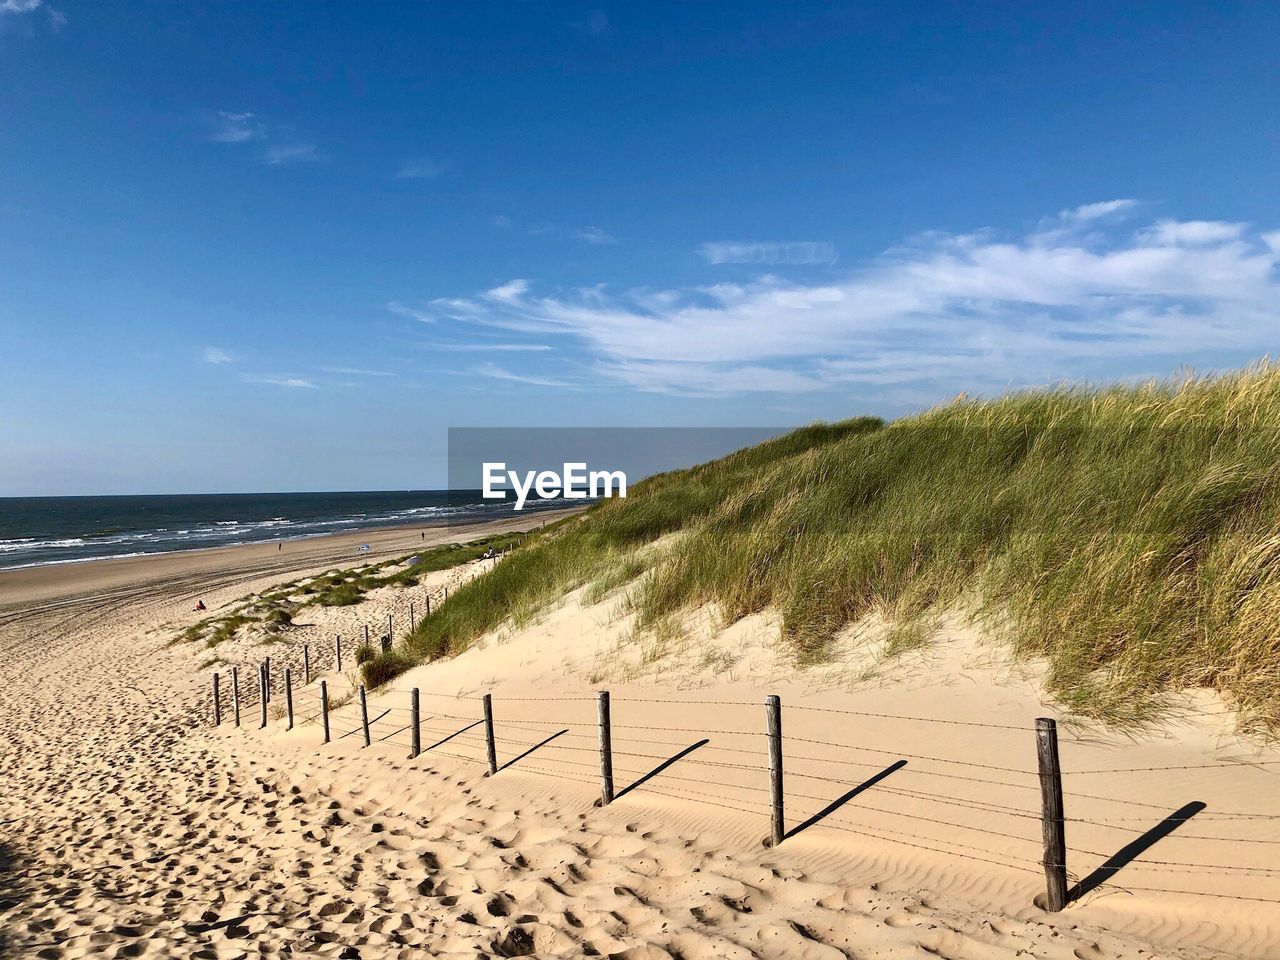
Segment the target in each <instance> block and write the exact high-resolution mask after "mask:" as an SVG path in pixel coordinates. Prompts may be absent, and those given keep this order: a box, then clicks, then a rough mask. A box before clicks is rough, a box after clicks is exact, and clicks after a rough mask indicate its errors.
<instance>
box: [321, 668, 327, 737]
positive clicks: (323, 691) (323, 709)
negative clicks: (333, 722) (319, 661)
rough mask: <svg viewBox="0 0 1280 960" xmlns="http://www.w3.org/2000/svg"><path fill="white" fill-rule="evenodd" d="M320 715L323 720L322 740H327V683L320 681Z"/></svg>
mask: <svg viewBox="0 0 1280 960" xmlns="http://www.w3.org/2000/svg"><path fill="white" fill-rule="evenodd" d="M320 717H321V719H322V720H323V721H324V742H325V743H328V742H329V685H328V684H327V683H325V682H324V681H323V680H321V681H320Z"/></svg>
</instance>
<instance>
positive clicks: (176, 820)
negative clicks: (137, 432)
mask: <svg viewBox="0 0 1280 960" xmlns="http://www.w3.org/2000/svg"><path fill="white" fill-rule="evenodd" d="M492 530H493V527H491V526H490V527H484V528H482V527H476V528H473V529H472V531H471V532H473V533H475V534H477V535H478V534H481V533H485V532H492ZM456 534H457V531H456V530H454V531H443V530H435V531H430V532H428V542H430V541H431V540H432V539H435V540H437V541H439V540H444V539H447V538H452V537H455V536H456ZM357 541H358V542H360V543H364V542H367V543H370V544H371V547H372V549H371V551H370V554H369V555H368V556H365V557H362V558H361V560H362V561H363V560H367V559H369V558H370V557H372V558H374V559H379V558H386V557H393V556H397V555H403V554H404V553H405V552H407V550H412V548H413V546H414V544H418V545H421V544H422V543H423V542H424V541H423V539H422V537H421V536H420V533H419V531H417V530H395V531H385V532H383V533H381V534H376V535H375V534H366V535H362V536H357V537H353V538H344V539H342V540H338V539H337V538H335V539H333V540H328V541H326V542H319V541H306V542H302V543H297V544H289V545H286V548H285V550H283V551H277V550H276V549H275V548H274V546H273V547H271V548H263V547H251V548H237V549H228V550H221V551H210V552H208V553H207V554H205V555H199V556H196V555H191V556H188V555H170V556H167V557H164V558H155V559H149V560H141V561H137V562H128V563H126V562H120V563H118V564H113V565H112V566H111V567H110V568H106V569H103V570H95V569H93V568H94V567H95V566H96V565H95V564H82V565H75V566H74V567H72V568H70V569H65V568H64V569H60V570H56V571H55V570H46V571H44V572H43V575H42V576H37V575H36V573H33V572H26V571H18V572H15V573H11V574H7V575H4V576H3V577H0V590H3V596H4V598H5V599H4V602H3V607H2V608H0V618H2V624H0V638H2V641H0V642H2V644H3V646H2V648H0V649H2V651H3V658H2V666H0V716H3V717H4V722H3V727H2V728H0V729H2V730H3V737H4V750H3V754H2V757H0V777H3V782H4V783H5V784H6V790H5V791H4V793H3V796H2V797H0V820H2V821H3V823H4V834H3V840H2V848H0V854H2V857H0V869H3V871H4V872H3V880H4V882H3V884H2V885H0V886H2V887H3V890H4V894H3V905H2V906H0V909H2V910H3V911H4V912H3V920H4V923H3V928H4V950H5V951H6V953H7V955H11V956H23V957H26V956H33V957H36V956H38V957H86V956H121V957H124V956H172V955H175V954H177V953H186V954H192V955H194V956H198V957H218V958H223V957H244V956H249V955H256V956H284V955H298V954H302V955H316V956H332V957H343V956H345V957H354V956H360V957H366V958H367V957H393V956H394V957H401V956H402V957H409V956H421V955H424V952H425V953H426V954H427V955H433V956H458V957H462V956H477V955H480V956H522V955H544V956H585V955H599V956H616V957H626V958H676V957H680V958H712V957H717V958H718V957H814V958H817V957H832V958H837V957H858V958H863V957H921V958H925V957H948V958H956V960H959V958H979V957H1006V956H1007V957H1015V956H1035V957H1046V958H1058V957H1062V958H1070V957H1076V958H1102V957H1134V958H1136V957H1153V956H1155V957H1194V958H1207V957H1252V958H1258V957H1276V956H1280V920H1277V919H1276V918H1277V916H1278V914H1277V912H1276V909H1275V905H1276V902H1277V901H1280V878H1277V876H1276V872H1275V871H1274V870H1273V869H1272V865H1271V862H1270V861H1271V850H1273V849H1274V845H1275V844H1277V843H1280V805H1277V803H1276V802H1275V795H1274V790H1273V789H1272V785H1273V774H1272V773H1271V771H1272V770H1273V769H1275V767H1274V764H1275V763H1276V762H1277V760H1280V757H1277V755H1276V754H1275V753H1274V752H1271V751H1260V750H1258V749H1257V748H1256V747H1254V746H1252V745H1250V744H1248V743H1245V742H1243V741H1240V740H1237V739H1236V738H1235V737H1234V736H1233V735H1232V733H1231V725H1230V722H1231V716H1230V714H1229V712H1227V711H1225V710H1224V709H1223V708H1222V706H1221V705H1220V704H1217V703H1216V702H1213V701H1212V698H1209V697H1207V696H1205V697H1202V698H1192V699H1190V700H1188V701H1187V702H1186V704H1185V710H1183V711H1182V714H1183V715H1182V717H1181V718H1180V719H1179V718H1175V719H1172V720H1170V721H1169V722H1168V723H1166V724H1165V725H1164V726H1162V728H1161V729H1160V730H1158V731H1156V732H1154V733H1152V734H1150V735H1145V736H1141V737H1135V738H1128V737H1123V736H1117V735H1113V734H1108V733H1107V732H1105V731H1102V730H1098V729H1095V728H1091V727H1087V726H1079V725H1071V724H1067V725H1065V726H1064V727H1063V728H1062V755H1063V768H1064V771H1066V773H1065V774H1064V780H1065V792H1066V805H1067V816H1068V823H1067V829H1068V847H1069V850H1070V851H1071V852H1070V853H1069V867H1070V872H1071V875H1072V878H1073V880H1074V881H1083V885H1084V887H1085V888H1086V889H1085V891H1084V893H1083V895H1082V896H1081V897H1080V898H1079V899H1078V900H1077V901H1076V902H1074V903H1073V904H1072V905H1071V906H1070V907H1069V908H1068V909H1067V910H1065V911H1064V912H1062V913H1057V914H1051V913H1046V912H1044V911H1043V910H1042V909H1041V908H1040V906H1038V905H1037V897H1038V896H1042V892H1043V889H1044V878H1043V871H1042V868H1041V867H1040V864H1039V860H1040V855H1041V853H1040V822H1039V819H1038V813H1039V806H1038V803H1039V796H1038V791H1039V786H1038V781H1037V778H1036V776H1035V773H1034V771H1035V770H1036V767H1035V745H1034V737H1033V733H1032V725H1033V722H1034V718H1035V717H1036V716H1055V715H1056V714H1055V711H1054V709H1053V707H1052V706H1047V705H1045V704H1043V703H1042V702H1041V699H1040V695H1039V681H1038V678H1037V676H1036V673H1035V670H1034V669H1033V668H1031V669H1024V668H1020V667H1015V666H1013V665H1011V664H1009V663H1007V662H1006V661H1004V660H1003V659H1002V658H1001V655H1000V654H998V653H997V651H996V650H995V649H993V648H992V647H990V646H988V645H986V644H985V643H984V641H983V637H982V636H981V635H980V634H979V633H977V632H976V631H975V630H974V629H972V628H970V627H967V626H966V625H964V624H963V623H960V622H957V623H954V624H949V625H947V626H946V627H945V630H944V633H943V636H942V638H941V639H940V640H939V642H937V643H935V644H934V645H933V646H931V647H930V648H928V649H927V650H926V651H922V652H920V653H918V654H915V655H912V656H911V657H909V658H907V659H906V660H902V661H899V662H898V666H897V667H896V668H895V671H894V675H893V676H889V675H885V674H883V673H877V671H876V670H875V669H874V663H872V662H868V661H867V660H866V654H865V651H866V650H867V649H869V648H870V649H874V643H871V644H868V643H866V642H863V641H866V640H867V637H866V636H863V637H861V638H856V637H852V636H851V637H849V638H848V641H849V642H848V645H847V655H845V656H843V657H840V658H837V660H836V661H835V662H833V663H831V664H828V665H826V666H824V667H822V668H819V669H815V670H811V671H808V672H805V673H802V674H797V673H795V671H794V670H792V669H790V668H789V667H788V666H787V665H786V664H785V663H784V662H783V661H782V660H780V659H779V657H778V655H777V647H776V643H775V642H774V640H773V638H774V637H775V636H776V628H775V626H774V625H773V624H772V623H771V621H770V618H769V616H768V615H761V616H756V617H751V618H748V619H747V620H745V621H741V622H740V623H738V624H736V625H735V626H733V627H732V628H730V629H729V630H726V631H719V630H714V629H712V628H711V626H710V625H700V624H697V623H695V624H692V625H691V629H690V631H689V632H688V634H687V635H686V637H685V639H684V640H683V641H681V642H680V643H679V644H676V645H675V646H673V647H671V648H669V649H664V650H657V651H655V650H654V649H652V648H650V647H646V646H644V645H643V644H642V643H638V642H637V641H636V639H635V635H634V634H633V633H632V631H631V629H630V623H629V615H628V614H627V613H626V611H625V609H624V608H623V606H622V604H621V603H620V595H619V594H614V595H612V596H610V597H606V598H604V599H603V600H602V601H600V602H597V603H595V604H589V603H586V602H585V601H584V598H583V596H582V595H581V593H577V594H574V595H571V596H570V597H568V598H567V599H566V601H565V602H564V604H563V605H561V606H560V607H558V608H557V609H555V610H552V611H550V612H548V613H547V614H546V615H545V616H543V617H540V618H538V619H536V621H535V622H532V623H529V624H525V625H522V626H520V627H511V628H508V629H506V630H504V631H502V632H500V633H499V634H495V635H491V636H489V637H487V638H486V639H485V640H484V641H483V642H482V643H481V644H479V645H478V646H477V647H475V648H473V649H472V650H470V651H468V652H467V653H465V654H462V655H461V656H459V657H457V658H455V659H452V660H449V661H445V662H441V663H437V664H434V665H430V666H426V667H421V668H418V669H416V670H413V671H411V672H410V673H409V674H407V675H405V676H402V677H400V678H398V679H397V680H396V681H395V682H393V683H392V684H390V685H389V688H388V689H385V690H380V691H378V692H377V693H375V694H373V695H371V696H370V698H369V715H370V731H371V741H372V745H371V746H369V747H367V748H366V747H365V746H364V745H363V731H362V725H361V722H360V718H359V712H358V702H357V701H356V700H355V699H353V698H350V697H349V693H350V690H351V685H352V683H353V682H354V680H355V674H354V673H352V672H351V671H350V670H349V669H346V670H344V673H342V674H338V673H335V672H334V670H333V662H332V653H331V650H332V637H333V636H334V635H335V634H343V635H345V636H348V637H354V636H358V635H359V633H360V631H361V629H362V627H363V626H364V625H369V624H372V625H373V628H374V629H375V630H377V629H378V628H379V625H383V624H385V623H386V620H387V616H388V615H390V616H391V617H392V618H393V623H394V624H400V625H405V624H407V622H408V616H409V613H408V604H409V603H410V602H414V603H416V604H417V608H416V609H417V610H418V611H419V612H420V611H421V609H422V605H423V603H424V602H425V599H426V597H427V596H428V595H432V596H434V597H436V598H437V602H438V598H439V597H441V596H442V595H443V590H444V589H445V588H446V587H448V586H451V585H457V584H458V583H461V582H462V581H464V580H465V579H467V578H469V577H471V576H476V575H479V574H482V573H483V572H484V571H485V570H486V569H488V568H489V567H490V566H492V564H493V563H494V562H495V561H479V562H475V563H471V564H467V565H465V566H464V567H460V568H454V569H450V570H445V571H441V572H439V573H437V574H432V575H431V576H430V577H429V578H428V580H427V581H426V582H424V583H422V584H420V585H419V587H417V588H412V589H401V588H392V587H388V588H381V589H378V590H375V591H373V592H372V593H370V594H369V595H368V598H367V599H366V601H365V602H364V603H362V604H359V605H357V606H351V607H338V608H322V607H310V608H306V613H305V616H301V615H300V616H299V617H298V618H297V619H296V621H295V624H294V626H293V627H291V628H289V630H287V631H286V632H285V633H283V634H282V635H280V636H277V637H272V638H269V639H270V640H271V642H270V643H263V642H261V641H262V640H263V639H264V638H263V637H260V636H256V635H253V634H252V632H251V631H250V633H249V634H248V635H245V636H238V637H237V639H235V640H234V641H228V642H227V643H226V644H223V645H222V646H220V647H219V648H218V649H217V651H216V656H217V658H218V662H217V663H216V664H215V665H212V666H210V665H207V660H208V658H209V656H210V651H208V650H206V649H205V648H204V646H203V644H197V645H194V646H193V645H190V644H184V645H171V644H170V641H171V640H172V638H173V636H174V635H175V634H176V633H177V632H178V631H179V630H180V629H182V628H183V627H185V626H186V625H188V624H190V623H192V622H194V620H195V619H196V617H197V614H195V613H193V612H190V608H191V606H192V604H193V602H194V599H195V598H197V597H200V598H203V599H204V600H205V602H206V604H207V605H208V607H209V610H210V611H211V612H212V613H214V614H217V613H218V612H219V611H220V610H226V609H230V608H231V606H232V605H233V604H234V602H235V601H236V600H237V599H239V598H241V597H243V596H245V595H246V594H248V593H250V592H254V591H260V590H264V589H266V588H268V587H270V586H272V585H274V584H277V583H279V582H281V581H282V580H286V579H293V578H296V577H298V576H300V575H305V574H307V573H315V572H320V571H322V570H324V569H328V568H330V567H332V566H334V565H335V564H338V563H339V562H340V561H342V560H350V561H355V557H353V556H352V553H351V551H352V550H353V546H354V544H355V543H356V542H357ZM498 562H500V561H498ZM64 578H65V581H66V582H64V583H61V584H59V580H62V579H64ZM14 581H16V583H15V582H14ZM18 597H20V598H21V599H17V598H18ZM393 629H396V628H394V627H393ZM868 629H873V625H872V626H869V627H868ZM304 644H306V645H307V648H308V650H309V652H310V653H311V660H312V665H313V668H314V674H315V675H314V676H313V678H312V682H311V683H310V684H305V683H302V682H301V681H299V682H298V683H297V684H296V686H295V687H294V701H295V704H294V705H295V713H296V725H295V728H294V729H293V730H292V731H290V730H287V729H286V726H287V723H286V718H285V708H284V704H283V702H282V700H283V698H282V697H281V695H280V690H279V688H278V687H277V688H276V692H275V697H274V700H273V702H272V703H271V704H270V706H269V708H268V723H267V726H266V728H265V729H259V712H258V711H259V707H258V702H257V700H256V690H255V686H254V683H253V680H252V676H253V674H254V671H255V670H256V666H257V664H258V663H259V662H260V661H261V659H262V657H263V656H264V655H270V656H271V657H272V660H273V664H274V670H273V676H274V677H275V678H276V680H275V682H276V683H277V684H278V683H280V682H281V681H280V679H279V678H281V677H282V675H283V674H282V671H283V667H284V666H286V665H288V666H289V667H290V668H291V672H292V676H293V677H301V672H302V663H301V656H302V653H301V651H302V647H303V645H304ZM859 651H862V652H859ZM233 664H234V665H237V666H238V668H239V673H240V677H241V683H242V688H241V695H242V718H241V719H242V723H241V726H240V727H239V728H236V727H235V726H234V725H233V723H232V721H231V718H230V706H229V699H228V700H224V702H223V713H224V715H223V724H222V725H221V726H220V727H218V728H216V729H215V728H213V727H212V726H211V723H210V721H211V700H210V679H211V675H212V673H213V671H214V670H218V671H219V672H220V673H221V675H222V679H223V683H224V686H223V690H224V693H225V692H226V690H227V685H226V684H227V681H228V674H227V670H228V669H229V667H230V665H233ZM320 679H324V680H325V681H326V683H327V685H328V688H329V690H330V696H331V698H332V701H333V711H332V715H331V725H332V729H331V734H332V741H331V742H330V743H328V744H325V743H324V742H323V736H322V732H321V727H320V722H319V717H318V697H317V692H318V681H319V680H320ZM414 687H416V688H418V689H419V691H420V695H421V702H422V717H421V734H420V735H421V744H422V747H423V750H422V753H421V755H420V756H418V757H416V758H410V757H409V752H410V749H409V748H410V746H411V740H410V737H411V732H410V714H409V704H410V701H409V696H410V694H409V691H410V689H411V688H414ZM598 689H608V690H610V691H611V695H612V722H613V724H614V729H613V750H614V752H615V759H614V764H615V779H616V792H617V798H616V799H615V801H614V802H613V803H612V804H611V805H609V806H608V807H606V808H603V809H602V808H600V807H599V806H597V805H596V803H595V801H596V800H597V799H598V797H599V796H600V783H599V767H598V759H597V747H596V739H595V737H596V709H597V708H596V702H595V691H596V690H598ZM484 693H491V694H492V696H493V703H494V714H495V731H496V741H497V744H496V745H497V752H498V757H499V764H500V769H499V772H498V774H497V775H496V776H494V777H488V776H486V772H487V771H486V768H485V744H484V739H483V736H482V735H481V728H480V727H479V726H478V721H479V720H480V717H481V712H480V704H479V700H478V697H479V696H481V695H482V694H484ZM766 694H777V695H779V696H781V697H782V702H783V711H784V733H785V743H786V753H787V756H786V760H785V764H786V775H787V781H786V784H787V787H786V789H787V811H786V817H787V824H788V836H787V837H786V839H785V840H784V842H783V843H782V845H780V846H778V847H776V848H769V847H766V846H765V845H764V844H763V843H762V840H763V838H765V837H766V836H767V834H768V833H769V824H770V819H769V806H768V793H767V783H768V780H767V772H766V771H767V761H766V753H765V750H766V746H765V743H764V737H763V733H764V729H765V716H764V707H763V699H764V697H765V695H766ZM1200 805H1203V807H1201V806H1200ZM1167 818H1172V819H1173V821H1174V822H1172V823H1171V824H1166V829H1165V831H1164V834H1163V835H1162V836H1160V837H1159V838H1158V839H1156V840H1151V842H1150V843H1147V840H1150V831H1152V829H1153V828H1156V829H1157V832H1159V828H1160V826H1161V824H1162V823H1164V821H1166V819H1167ZM1144 838H1146V839H1144ZM1133 844H1137V845H1139V846H1142V845H1143V844H1146V846H1145V847H1143V849H1142V850H1140V851H1138V852H1137V853H1136V855H1135V854H1134V848H1133V846H1132V845H1133ZM1126 849H1127V850H1128V853H1125V851H1126ZM1108 864H1110V865H1111V866H1112V867H1116V868H1118V869H1115V870H1112V871H1108V870H1107V869H1106V866H1107V865H1108ZM1099 868H1103V869H1101V870H1100V869H1099Z"/></svg>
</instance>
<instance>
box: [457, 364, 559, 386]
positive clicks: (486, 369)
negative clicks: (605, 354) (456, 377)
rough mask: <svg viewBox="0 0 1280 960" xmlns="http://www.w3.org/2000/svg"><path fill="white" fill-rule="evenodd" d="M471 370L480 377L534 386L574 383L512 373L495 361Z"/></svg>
mask: <svg viewBox="0 0 1280 960" xmlns="http://www.w3.org/2000/svg"><path fill="white" fill-rule="evenodd" d="M471 372H472V373H475V374H479V375H480V376H482V377H489V378H490V379H492V380H509V381H511V382H513V383H528V384H532V385H533V386H535V387H572V386H574V384H572V383H570V382H569V381H568V380H560V379H558V378H556V377H538V376H526V375H524V374H520V373H512V372H511V371H510V370H507V369H505V368H503V367H500V366H498V365H497V364H496V363H481V364H477V365H476V366H474V367H472V368H471Z"/></svg>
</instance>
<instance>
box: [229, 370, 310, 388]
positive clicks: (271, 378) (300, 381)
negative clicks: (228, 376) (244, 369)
mask: <svg viewBox="0 0 1280 960" xmlns="http://www.w3.org/2000/svg"><path fill="white" fill-rule="evenodd" d="M244 380H245V382H246V383H263V384H267V385H269V386H273V387H296V388H299V389H304V390H314V389H316V384H315V383H314V382H312V381H311V380H308V379H306V378H305V377H291V376H285V375H267V376H263V375H259V374H252V373H246V374H245V375H244Z"/></svg>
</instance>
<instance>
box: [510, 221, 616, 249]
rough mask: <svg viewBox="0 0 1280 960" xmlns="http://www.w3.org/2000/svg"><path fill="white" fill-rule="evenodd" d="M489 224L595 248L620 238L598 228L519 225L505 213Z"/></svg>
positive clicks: (544, 224) (611, 244) (548, 224)
mask: <svg viewBox="0 0 1280 960" xmlns="http://www.w3.org/2000/svg"><path fill="white" fill-rule="evenodd" d="M489 222H490V223H491V224H493V225H494V226H495V227H497V228H498V229H499V230H516V231H519V232H521V233H527V234H530V235H531V236H535V237H548V236H550V237H568V238H569V239H571V240H578V241H580V242H582V243H589V244H591V245H592V246H595V247H603V246H613V245H614V244H616V243H617V242H618V238H617V237H615V236H613V235H612V234H610V233H608V232H607V231H605V230H602V229H601V228H600V227H596V226H590V225H589V226H585V227H564V226H560V225H558V224H554V223H518V222H516V221H515V220H513V219H511V217H509V216H507V215H506V214H505V213H499V214H495V215H494V216H492V217H490V218H489Z"/></svg>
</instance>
